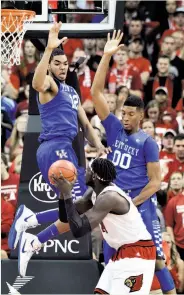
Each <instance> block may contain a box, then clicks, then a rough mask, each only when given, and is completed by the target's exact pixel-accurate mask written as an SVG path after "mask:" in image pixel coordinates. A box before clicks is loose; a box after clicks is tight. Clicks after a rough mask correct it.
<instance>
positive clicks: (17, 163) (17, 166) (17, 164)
mask: <svg viewBox="0 0 184 295" xmlns="http://www.w3.org/2000/svg"><path fill="white" fill-rule="evenodd" d="M21 165H22V154H19V155H17V156H16V158H15V160H14V161H13V162H12V164H11V166H10V168H9V173H15V174H18V175H20V172H21Z"/></svg>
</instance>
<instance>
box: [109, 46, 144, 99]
mask: <svg viewBox="0 0 184 295" xmlns="http://www.w3.org/2000/svg"><path fill="white" fill-rule="evenodd" d="M114 60H115V63H116V64H115V66H114V67H113V69H112V70H111V72H110V77H109V81H108V83H109V92H110V93H115V92H116V89H117V88H118V87H119V86H121V85H123V86H126V87H127V88H128V89H129V94H131V95H137V96H139V97H142V90H143V86H142V82H141V78H140V75H139V72H138V70H137V68H135V67H133V66H131V65H129V64H128V63H127V62H128V48H127V47H123V48H121V49H120V50H119V51H117V53H116V54H115V56H114Z"/></svg>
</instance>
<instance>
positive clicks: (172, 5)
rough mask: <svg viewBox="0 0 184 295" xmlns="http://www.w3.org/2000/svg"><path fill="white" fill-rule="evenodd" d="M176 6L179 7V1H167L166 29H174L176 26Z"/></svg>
mask: <svg viewBox="0 0 184 295" xmlns="http://www.w3.org/2000/svg"><path fill="white" fill-rule="evenodd" d="M176 8H177V3H176V1H175V0H167V1H166V11H167V14H168V18H167V25H166V27H165V29H164V31H165V30H166V29H174V28H175V23H174V13H175V11H176Z"/></svg>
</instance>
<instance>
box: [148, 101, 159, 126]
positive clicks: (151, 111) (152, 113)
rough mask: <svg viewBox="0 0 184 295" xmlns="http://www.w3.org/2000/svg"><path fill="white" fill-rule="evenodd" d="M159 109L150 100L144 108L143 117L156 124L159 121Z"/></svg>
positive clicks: (155, 102) (154, 102) (156, 104)
mask: <svg viewBox="0 0 184 295" xmlns="http://www.w3.org/2000/svg"><path fill="white" fill-rule="evenodd" d="M159 115H160V109H159V105H158V103H157V101H156V100H151V101H150V102H149V103H148V104H147V106H146V108H145V117H146V118H147V119H150V121H151V122H153V123H154V124H156V123H157V122H158V121H159Z"/></svg>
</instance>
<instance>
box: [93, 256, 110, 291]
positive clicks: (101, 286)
mask: <svg viewBox="0 0 184 295" xmlns="http://www.w3.org/2000/svg"><path fill="white" fill-rule="evenodd" d="M112 267H113V262H112V261H110V262H109V263H108V264H107V265H106V267H105V269H104V271H103V272H102V274H101V277H100V279H99V281H98V283H97V286H96V288H95V290H94V294H111V293H110V290H111V281H112V274H113V271H112Z"/></svg>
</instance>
